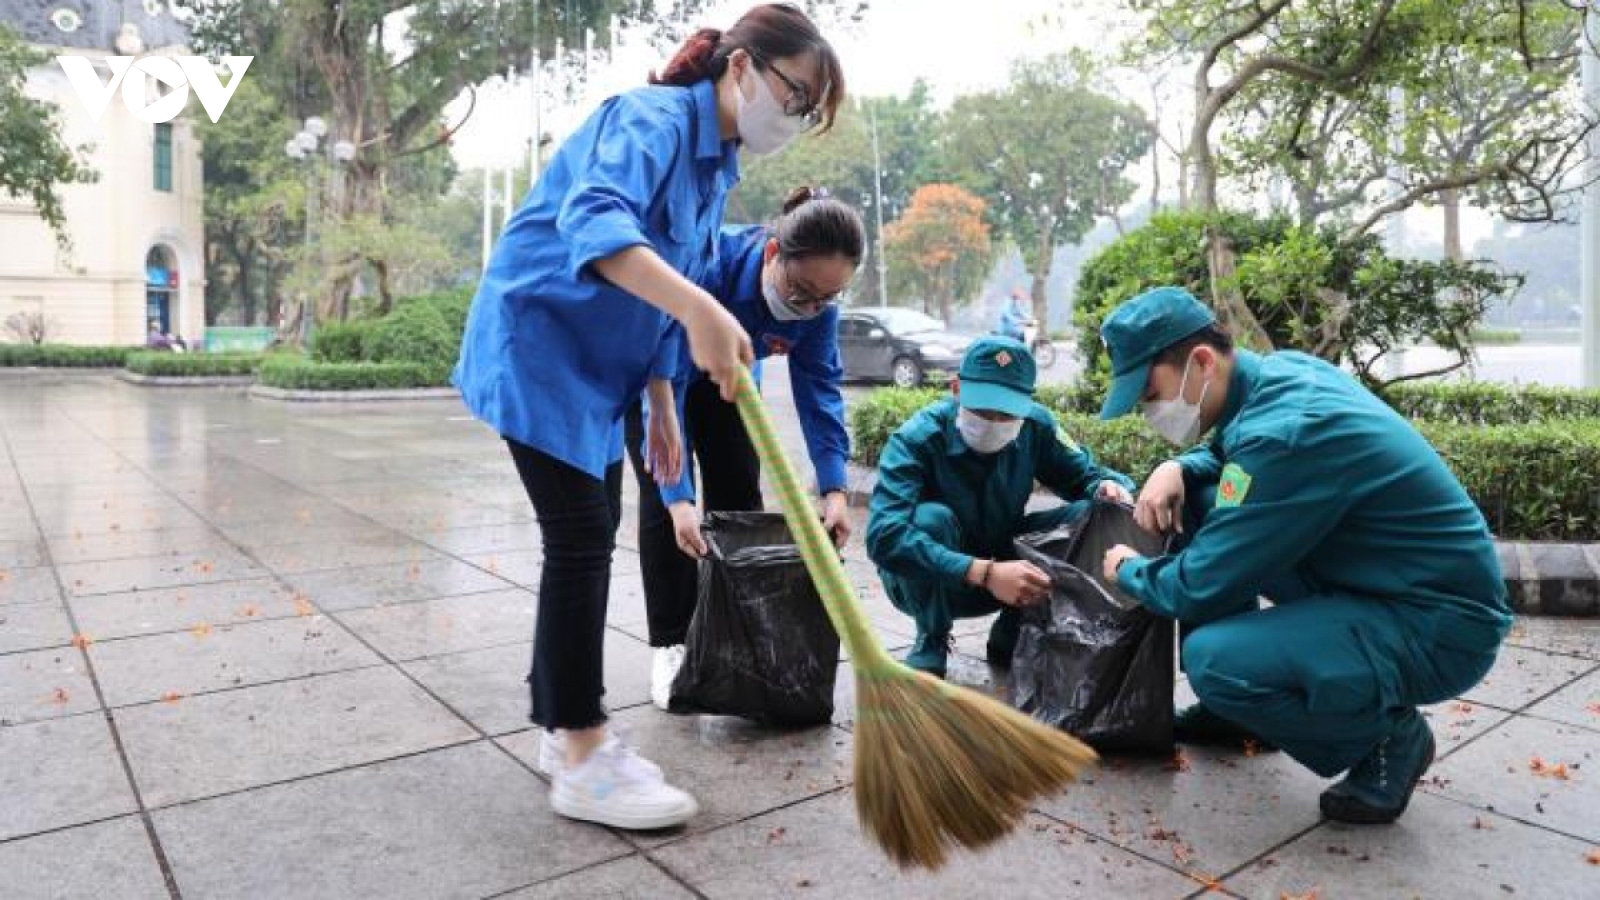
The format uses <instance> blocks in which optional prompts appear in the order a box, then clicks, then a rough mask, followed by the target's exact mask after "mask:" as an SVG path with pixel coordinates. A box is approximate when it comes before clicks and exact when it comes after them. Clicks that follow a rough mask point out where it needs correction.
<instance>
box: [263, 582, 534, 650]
mask: <svg viewBox="0 0 1600 900" xmlns="http://www.w3.org/2000/svg"><path fill="white" fill-rule="evenodd" d="M324 574H326V573H324ZM290 590H294V588H293V587H292V586H291V588H290ZM502 591H527V592H528V593H530V594H533V595H534V597H535V598H537V597H538V596H539V592H538V591H536V590H534V589H533V588H531V587H524V586H523V585H520V584H517V583H516V582H514V581H513V582H507V584H506V586H505V587H493V588H487V589H485V590H481V591H463V592H462V593H459V594H439V595H437V596H428V597H420V598H415V599H406V600H390V601H380V602H378V603H374V604H372V605H370V606H348V607H343V608H341V609H338V610H330V611H327V612H325V613H323V615H333V614H334V613H352V612H365V611H367V610H372V609H400V608H402V607H407V606H416V605H418V604H421V603H432V602H433V601H435V600H453V599H455V598H457V597H476V596H479V595H482V594H498V593H501V592H502ZM294 592H295V593H297V594H305V597H306V599H307V600H309V601H311V605H313V606H317V602H316V598H315V597H314V596H312V595H311V594H309V593H307V592H305V591H299V590H294ZM319 608H320V607H319ZM531 636H532V635H531V633H530V638H531Z"/></svg>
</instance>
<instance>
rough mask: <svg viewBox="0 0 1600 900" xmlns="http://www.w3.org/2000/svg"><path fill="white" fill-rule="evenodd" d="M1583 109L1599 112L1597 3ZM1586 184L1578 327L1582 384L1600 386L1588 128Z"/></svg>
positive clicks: (1599, 169)
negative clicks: (1580, 307)
mask: <svg viewBox="0 0 1600 900" xmlns="http://www.w3.org/2000/svg"><path fill="white" fill-rule="evenodd" d="M1584 24H1585V26H1586V28H1585V32H1586V34H1587V40H1585V41H1582V42H1581V43H1582V45H1583V99H1584V102H1583V110H1584V114H1585V115H1586V116H1590V117H1591V118H1592V117H1594V116H1597V115H1600V6H1596V5H1594V4H1591V5H1590V8H1589V9H1588V10H1587V11H1586V12H1585V13H1584ZM1585 168H1586V170H1587V171H1586V173H1585V174H1586V175H1587V180H1588V184H1587V185H1586V186H1585V187H1584V191H1583V214H1582V220H1583V222H1582V224H1583V231H1582V234H1583V250H1582V263H1581V264H1580V272H1579V282H1578V284H1579V290H1580V291H1582V293H1583V303H1582V314H1581V316H1580V318H1579V320H1578V321H1579V327H1580V328H1581V329H1582V338H1581V340H1582V343H1583V385H1584V386H1585V387H1591V388H1600V133H1597V132H1595V131H1591V132H1589V163H1588V165H1587V166H1586V167H1585Z"/></svg>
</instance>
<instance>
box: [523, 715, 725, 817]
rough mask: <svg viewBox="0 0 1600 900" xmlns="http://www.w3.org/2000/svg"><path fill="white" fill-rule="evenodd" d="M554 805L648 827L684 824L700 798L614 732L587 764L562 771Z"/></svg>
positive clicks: (562, 811) (562, 809)
mask: <svg viewBox="0 0 1600 900" xmlns="http://www.w3.org/2000/svg"><path fill="white" fill-rule="evenodd" d="M550 806H551V807H552V808H553V809H555V811H556V812H558V813H560V814H561V815H563V816H566V817H567V818H569V819H581V820H583V821H585V822H596V823H599V824H601V825H609V826H611V827H612V828H626V829H629V830H634V831H647V830H651V829H656V828H671V827H673V826H674V825H682V824H683V823H685V822H687V821H689V820H690V819H691V818H693V817H694V815H695V814H696V813H698V812H699V811H700V804H698V803H696V802H695V799H694V798H693V797H691V796H689V795H688V794H687V793H685V792H684V791H681V790H679V789H677V788H675V787H673V786H672V785H670V784H667V782H666V780H665V779H663V778H662V777H661V770H660V769H659V768H656V766H655V765H654V764H652V763H650V762H649V761H647V760H644V759H641V758H640V757H639V755H638V754H637V753H635V752H633V749H632V748H630V747H628V746H626V745H624V744H623V743H622V742H621V741H619V740H617V739H616V737H615V736H608V737H607V738H606V740H605V743H603V744H601V745H600V746H599V747H598V748H597V749H596V750H595V751H594V753H592V754H590V755H589V758H588V759H586V760H584V761H583V763H582V765H578V766H575V767H573V768H570V769H567V768H563V769H562V770H561V771H559V772H557V773H556V776H555V784H554V785H553V786H552V787H551V788H550Z"/></svg>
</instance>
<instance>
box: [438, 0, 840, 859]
mask: <svg viewBox="0 0 1600 900" xmlns="http://www.w3.org/2000/svg"><path fill="white" fill-rule="evenodd" d="M652 81H653V82H654V84H653V86H651V87H646V88H640V89H637V90H634V91H630V92H627V93H625V94H621V95H619V96H616V97H613V98H611V99H610V100H608V101H606V102H605V103H604V104H602V105H601V107H600V108H599V109H598V110H597V111H596V112H595V113H594V114H593V115H592V116H591V117H590V118H589V120H588V121H587V122H585V123H584V124H583V125H582V126H581V127H580V128H579V129H578V130H577V131H576V132H575V133H574V134H573V135H572V137H570V138H569V139H568V140H567V141H566V143H565V144H563V145H562V147H561V149H560V150H558V151H557V152H556V154H555V158H554V159H553V160H551V163H550V167H549V169H548V170H547V171H546V172H545V173H544V175H543V176H542V177H541V178H540V180H539V182H538V184H537V185H535V186H534V188H533V190H532V191H531V192H530V194H529V196H528V199H527V201H526V202H525V203H524V205H523V207H522V208H521V209H520V210H518V212H517V214H516V215H515V216H514V217H513V219H512V220H511V222H510V223H509V225H508V226H507V228H506V231H505V234H504V235H503V236H502V237H501V239H500V242H499V244H498V245H497V246H496V247H495V251H494V254H493V256H492V258H491V260H490V264H489V268H488V270H487V271H486V272H485V273H484V277H483V281H482V282H481V284H480V285H479V288H478V293H477V296H476V297H475V298H474V299H473V303H472V309H471V312H470V314H469V315H468V319H467V327H466V333H465V335H464V337H463V340H462V347H461V359H460V361H459V363H458V364H457V366H456V370H455V375H454V381H455V383H456V385H457V386H458V387H459V388H460V389H461V394H462V398H463V400H464V401H465V402H466V405H467V407H468V408H469V409H471V410H472V412H473V413H474V414H475V415H476V416H477V417H478V418H480V419H482V420H483V421H484V422H486V423H487V424H489V425H490V426H491V427H493V428H494V429H495V430H496V431H497V432H498V433H499V434H501V435H502V436H503V437H504V438H505V441H506V445H507V447H508V448H509V449H510V452H511V457H512V460H513V461H514V462H515V464H516V467H517V471H518V474H519V475H520V476H521V478H522V482H523V486H524V487H525V489H526V490H527V493H528V499H529V500H530V501H531V502H532V503H533V507H534V511H535V513H536V515H537V518H538V521H539V529H540V533H541V537H542V541H543V549H544V565H543V569H542V571H541V572H540V582H539V611H538V618H537V622H536V624H535V628H534V639H533V644H534V646H533V666H532V671H531V672H530V673H529V675H528V685H529V688H530V691H531V697H532V713H531V718H532V720H533V722H534V724H536V725H538V726H540V727H542V728H545V729H553V730H559V731H560V732H562V733H563V735H564V737H565V741H564V745H565V757H564V759H562V760H561V764H560V766H559V768H558V769H557V771H556V772H555V773H554V779H553V785H552V788H551V806H552V807H553V808H554V809H555V810H556V812H558V813H560V814H562V815H564V816H567V817H569V818H575V819H583V820H587V821H591V822H598V823H601V824H605V825H611V826H613V827H618V828H628V829H652V828H665V827H669V826H673V825H678V824H682V823H683V822H685V821H687V820H688V819H689V818H690V817H692V816H693V815H694V814H695V813H696V811H697V809H698V807H697V805H696V803H695V800H694V798H693V797H691V796H689V795H688V794H687V793H685V792H684V791H682V790H679V789H677V788H675V787H673V786H671V785H669V784H668V783H667V781H666V779H665V778H664V776H663V774H662V772H661V770H660V769H659V768H658V767H656V766H655V765H654V764H652V763H650V762H648V761H646V760H644V759H642V758H640V757H639V756H638V755H637V754H636V753H634V752H633V751H632V750H631V749H629V748H628V747H626V746H625V745H623V744H622V743H621V742H620V741H619V740H618V739H617V737H616V736H615V735H614V734H613V733H611V731H610V730H609V729H608V728H607V727H606V712H605V708H604V707H603V706H602V704H601V696H602V694H603V693H604V685H603V684H602V671H603V668H602V657H601V654H602V649H603V646H604V629H605V614H606V600H607V592H608V589H609V586H610V573H611V554H612V549H613V547H614V542H615V534H616V528H617V523H618V519H619V518H620V507H621V496H620V494H621V475H622V470H621V455H622V446H621V441H620V436H621V419H622V414H623V411H624V408H625V407H626V405H627V404H628V403H629V402H637V398H638V396H639V394H640V392H641V390H643V389H644V388H645V386H646V382H647V380H650V376H652V375H655V376H666V375H670V374H672V373H673V371H674V368H675V366H676V363H677V352H678V348H679V347H680V346H681V343H680V342H681V341H682V339H683V334H684V333H686V334H687V339H688V344H689V350H690V353H691V355H692V357H693V359H694V362H695V365H697V366H698V367H700V368H701V369H703V370H704V371H706V372H707V373H708V374H709V376H710V378H711V379H712V381H713V382H714V383H716V384H718V385H719V386H720V387H721V389H722V392H723V395H724V397H726V398H729V399H731V398H732V396H733V394H734V391H735V389H736V387H737V380H736V379H737V376H738V373H739V372H741V371H743V367H744V365H745V364H747V363H749V362H750V361H751V359H752V353H751V348H750V341H749V338H748V337H746V335H745V333H744V331H743V329H742V328H741V327H740V326H739V323H738V321H737V320H736V319H735V318H734V317H733V316H732V315H730V314H729V313H728V312H727V311H726V310H725V309H724V308H723V307H722V305H721V304H719V303H718V302H717V301H716V299H715V298H713V297H712V296H711V295H710V294H708V293H706V292H705V291H704V290H702V289H701V288H699V287H697V286H696V284H695V282H696V280H697V279H699V278H701V277H702V276H703V275H704V272H705V270H706V268H707V266H708V265H710V263H711V259H712V256H713V254H714V252H715V247H716V243H715V242H716V239H717V229H718V228H719V226H720V225H721V219H722V210H723V205H724V202H725V200H726V197H727V192H728V190H729V189H730V188H731V187H732V186H733V185H734V184H735V183H736V182H737V181H738V151H739V149H740V147H741V146H742V147H743V148H744V149H746V150H749V151H751V152H754V153H770V152H774V151H776V150H778V149H780V148H781V147H783V146H784V145H785V144H787V143H788V142H789V141H790V140H792V139H794V138H795V137H796V136H798V135H799V134H801V133H802V132H804V131H807V130H809V129H811V128H814V127H816V126H819V125H821V126H824V127H826V126H827V125H829V124H831V122H832V119H833V115H834V112H835V110H836V109H837V108H838V105H839V102H840V99H841V98H842V96H843V93H844V79H843V76H842V74H841V72H840V68H839V63H838V61H837V58H836V57H835V55H834V52H833V49H832V48H831V47H830V46H829V44H828V42H827V41H826V40H824V39H823V38H822V36H821V35H820V34H819V33H818V32H817V29H816V26H815V25H813V24H812V23H811V21H810V20H809V19H807V18H806V16H805V15H804V14H803V13H801V12H800V11H799V10H798V9H796V8H795V7H792V6H788V5H780V4H770V5H764V6H758V7H755V8H754V9H752V10H750V11H749V12H748V13H746V14H745V15H744V17H742V18H741V19H740V20H739V21H738V22H737V23H736V24H735V25H734V26H733V27H732V28H730V29H728V31H727V32H725V33H724V32H719V31H716V30H712V29H703V30H701V31H700V32H698V33H697V34H695V35H694V37H692V38H690V40H689V41H688V42H687V43H686V44H685V45H684V47H683V48H682V49H681V50H679V51H678V53H677V55H676V56H674V57H673V58H672V60H671V61H669V63H668V64H667V66H666V68H665V70H664V71H663V72H662V73H661V75H660V76H659V77H655V78H652ZM673 320H676V323H681V326H682V331H681V332H680V331H679V330H678V324H676V323H674V321H673ZM665 387H666V382H665V381H663V380H660V379H656V380H653V381H651V392H652V396H655V397H657V398H658V399H662V400H665V398H667V397H668V396H670V395H669V394H666V393H663V392H662V389H663V388H665ZM658 405H659V406H660V408H662V409H664V410H670V409H671V408H672V404H671V402H670V401H668V402H661V403H659V404H658ZM658 421H659V422H660V424H659V425H658V426H657V427H656V429H654V432H655V433H654V434H653V436H652V440H651V448H652V453H651V456H652V464H653V466H654V467H656V468H657V469H658V472H657V474H658V477H660V478H662V480H671V479H674V478H675V477H676V474H677V466H678V463H677V462H676V453H677V451H678V449H679V448H678V445H677V434H678V428H677V422H676V420H675V416H672V415H670V414H664V415H662V416H660V417H659V419H658Z"/></svg>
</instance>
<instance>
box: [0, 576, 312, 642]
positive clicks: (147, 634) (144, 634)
mask: <svg viewBox="0 0 1600 900" xmlns="http://www.w3.org/2000/svg"><path fill="white" fill-rule="evenodd" d="M223 583H226V582H223ZM317 615H318V616H323V617H326V614H325V613H317ZM310 618H314V617H313V616H306V615H301V614H300V613H292V612H291V613H283V614H278V615H267V616H259V615H258V616H251V617H250V618H248V619H242V620H240V621H237V622H195V623H194V624H193V625H185V626H182V627H180V628H165V629H162V630H160V631H141V632H138V633H137V634H118V635H113V636H111V637H95V636H94V635H92V634H91V635H89V636H88V637H89V638H90V639H91V641H92V642H93V643H94V644H120V643H122V642H123V641H137V640H140V639H141V638H153V637H171V636H172V635H175V634H185V633H187V632H192V631H194V630H195V629H196V628H199V627H200V626H202V625H205V626H209V627H211V628H213V629H224V628H225V629H233V628H238V627H240V626H250V625H257V624H261V623H265V622H283V621H286V620H289V619H310ZM61 646H70V643H69V644H63V645H61ZM41 649H46V650H50V649H54V648H53V647H45V648H41ZM7 655H8V654H5V653H0V657H4V656H7Z"/></svg>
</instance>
